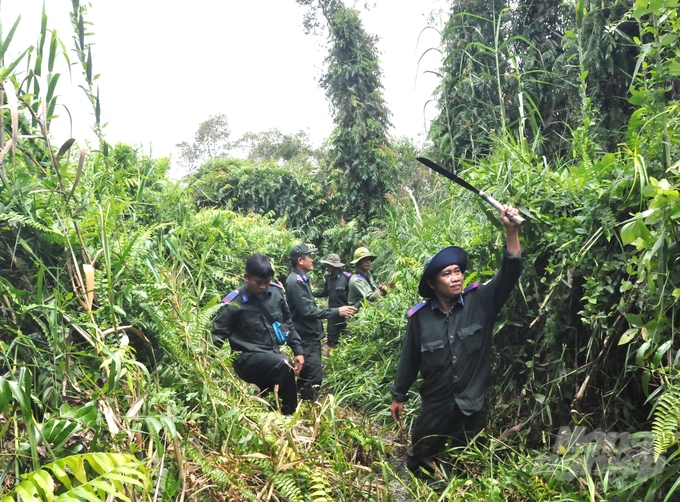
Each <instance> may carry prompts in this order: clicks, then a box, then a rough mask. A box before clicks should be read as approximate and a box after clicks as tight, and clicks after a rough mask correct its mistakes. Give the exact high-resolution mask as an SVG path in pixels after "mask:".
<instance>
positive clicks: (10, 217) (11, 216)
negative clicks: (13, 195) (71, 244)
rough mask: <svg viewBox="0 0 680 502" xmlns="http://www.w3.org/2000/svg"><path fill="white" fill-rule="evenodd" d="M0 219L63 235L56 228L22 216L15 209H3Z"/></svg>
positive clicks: (47, 232)
mask: <svg viewBox="0 0 680 502" xmlns="http://www.w3.org/2000/svg"><path fill="white" fill-rule="evenodd" d="M0 221H5V222H7V223H14V224H18V225H24V226H27V227H31V228H34V229H35V230H40V231H41V232H44V233H46V234H53V235H58V236H59V237H62V238H63V237H64V235H63V234H62V233H61V232H57V231H56V230H53V229H51V228H49V227H46V226H45V225H43V224H42V223H38V222H37V221H35V220H34V219H32V218H29V217H28V216H24V215H23V214H19V213H17V212H15V211H11V210H6V211H3V213H2V214H0Z"/></svg>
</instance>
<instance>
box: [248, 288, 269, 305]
mask: <svg viewBox="0 0 680 502" xmlns="http://www.w3.org/2000/svg"><path fill="white" fill-rule="evenodd" d="M271 294H272V292H271V286H267V289H266V291H265V292H264V293H263V294H262V296H261V297H260V298H259V299H260V300H261V299H262V298H264V297H265V295H266V296H269V295H271ZM253 298H254V299H255V300H257V299H258V298H257V296H253V294H252V293H251V292H250V291H248V288H246V287H245V286H244V287H243V289H242V290H241V300H243V303H248V302H249V301H250V300H251V299H253Z"/></svg>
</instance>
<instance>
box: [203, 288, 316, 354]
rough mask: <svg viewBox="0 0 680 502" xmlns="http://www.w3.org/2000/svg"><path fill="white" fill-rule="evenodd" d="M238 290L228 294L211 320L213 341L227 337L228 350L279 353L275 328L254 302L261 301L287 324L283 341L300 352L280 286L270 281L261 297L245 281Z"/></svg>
mask: <svg viewBox="0 0 680 502" xmlns="http://www.w3.org/2000/svg"><path fill="white" fill-rule="evenodd" d="M237 291H238V294H234V295H229V296H227V298H228V299H229V302H228V303H226V304H225V305H224V306H222V308H221V309H220V311H219V312H218V314H217V317H215V320H214V321H213V329H212V336H213V342H214V343H215V345H217V346H218V347H221V346H222V345H223V344H224V341H225V340H229V345H230V346H231V350H233V351H235V352H275V353H277V354H279V353H280V352H281V351H280V350H279V344H278V342H277V341H276V335H275V334H274V328H273V327H272V325H271V324H270V323H269V321H267V319H266V318H265V317H264V315H263V314H262V311H261V310H260V309H259V307H258V306H257V302H260V301H261V302H262V305H263V306H264V307H265V308H266V309H267V311H268V312H269V314H271V316H272V319H274V321H278V322H280V323H282V324H286V325H287V326H288V327H289V329H290V332H289V333H288V336H287V337H286V343H287V344H288V345H289V346H290V348H291V349H293V353H294V354H295V355H296V356H297V355H300V354H302V353H303V352H302V341H301V340H300V336H299V335H298V333H297V331H295V326H294V325H293V322H292V318H291V315H290V310H289V309H288V305H287V304H286V299H285V298H284V296H283V291H282V289H281V286H279V285H278V284H275V283H272V284H271V285H270V286H269V287H268V288H267V290H266V291H265V292H264V294H263V295H262V297H261V298H257V297H256V296H254V295H250V294H249V293H248V290H247V289H246V287H245V285H244V286H242V287H241V288H239V289H238V290H237ZM235 293H236V292H235Z"/></svg>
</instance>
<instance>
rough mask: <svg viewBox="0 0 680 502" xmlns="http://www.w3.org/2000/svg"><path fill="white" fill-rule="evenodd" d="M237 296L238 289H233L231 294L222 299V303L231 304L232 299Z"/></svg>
mask: <svg viewBox="0 0 680 502" xmlns="http://www.w3.org/2000/svg"><path fill="white" fill-rule="evenodd" d="M237 296H238V289H235V290H234V291H232V292H231V293H229V294H228V295H227V296H225V297H224V298H222V303H231V302H232V300H233V299H234V298H236V297H237Z"/></svg>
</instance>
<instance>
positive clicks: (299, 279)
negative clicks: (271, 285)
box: [295, 274, 305, 282]
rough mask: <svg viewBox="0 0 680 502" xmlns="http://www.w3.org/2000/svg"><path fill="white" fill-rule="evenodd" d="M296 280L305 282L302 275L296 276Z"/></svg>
mask: <svg viewBox="0 0 680 502" xmlns="http://www.w3.org/2000/svg"><path fill="white" fill-rule="evenodd" d="M295 279H296V280H298V281H300V282H305V280H304V279H303V278H302V276H301V275H300V274H298V275H296V276H295Z"/></svg>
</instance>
